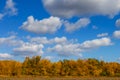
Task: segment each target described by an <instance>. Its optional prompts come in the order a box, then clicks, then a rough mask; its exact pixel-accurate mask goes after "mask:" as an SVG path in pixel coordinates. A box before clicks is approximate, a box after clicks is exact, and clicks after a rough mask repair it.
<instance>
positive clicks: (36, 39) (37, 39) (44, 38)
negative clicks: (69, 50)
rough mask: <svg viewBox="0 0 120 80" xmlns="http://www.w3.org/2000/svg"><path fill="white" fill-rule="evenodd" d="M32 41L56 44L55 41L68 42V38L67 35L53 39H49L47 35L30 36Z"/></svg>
mask: <svg viewBox="0 0 120 80" xmlns="http://www.w3.org/2000/svg"><path fill="white" fill-rule="evenodd" d="M29 40H30V42H31V43H36V44H54V43H62V44H64V43H66V42H67V38H66V37H60V38H59V37H55V38H53V39H48V38H47V37H32V38H29Z"/></svg>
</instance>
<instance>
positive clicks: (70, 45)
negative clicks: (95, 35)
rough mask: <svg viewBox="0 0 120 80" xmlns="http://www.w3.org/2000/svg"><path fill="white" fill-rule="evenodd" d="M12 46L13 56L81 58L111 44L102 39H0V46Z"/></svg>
mask: <svg viewBox="0 0 120 80" xmlns="http://www.w3.org/2000/svg"><path fill="white" fill-rule="evenodd" d="M4 45H6V46H8V45H9V46H12V47H11V48H12V50H11V51H12V53H13V55H14V56H21V57H25V56H35V55H43V54H44V53H57V55H61V56H79V57H81V56H82V54H81V53H82V52H85V51H88V50H91V49H94V48H99V47H102V46H110V45H112V42H111V40H110V38H107V37H104V38H100V39H93V40H87V41H84V42H83V43H79V42H76V39H72V40H69V39H67V37H64V36H63V37H55V38H51V39H50V38H47V37H28V38H27V39H26V40H25V41H24V40H20V39H17V38H16V36H10V37H6V38H0V46H4Z"/></svg>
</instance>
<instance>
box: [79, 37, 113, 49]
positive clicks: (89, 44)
mask: <svg viewBox="0 0 120 80" xmlns="http://www.w3.org/2000/svg"><path fill="white" fill-rule="evenodd" d="M109 45H112V42H111V39H110V38H107V37H104V38H100V39H94V40H88V41H85V42H83V43H82V44H81V46H82V48H88V49H91V48H97V47H101V46H109Z"/></svg>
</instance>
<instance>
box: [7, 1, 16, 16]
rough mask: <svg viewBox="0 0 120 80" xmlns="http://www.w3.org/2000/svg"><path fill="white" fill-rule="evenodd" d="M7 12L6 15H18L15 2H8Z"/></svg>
mask: <svg viewBox="0 0 120 80" xmlns="http://www.w3.org/2000/svg"><path fill="white" fill-rule="evenodd" d="M5 11H6V14H9V15H16V14H17V8H15V3H14V2H13V0H7V1H6V6H5Z"/></svg>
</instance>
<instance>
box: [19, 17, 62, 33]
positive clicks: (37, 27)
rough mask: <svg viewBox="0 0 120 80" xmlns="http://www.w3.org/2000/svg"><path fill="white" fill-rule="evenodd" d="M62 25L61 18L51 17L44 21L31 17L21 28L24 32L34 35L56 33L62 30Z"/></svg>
mask: <svg viewBox="0 0 120 80" xmlns="http://www.w3.org/2000/svg"><path fill="white" fill-rule="evenodd" d="M61 25H62V23H61V20H60V18H58V17H53V16H51V17H50V18H47V19H43V20H37V19H36V20H35V19H34V17H33V16H29V17H28V19H27V21H25V22H24V23H23V25H22V26H21V27H20V28H22V29H24V30H27V31H30V32H33V33H43V34H45V33H55V32H56V31H57V30H58V29H60V27H61Z"/></svg>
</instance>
